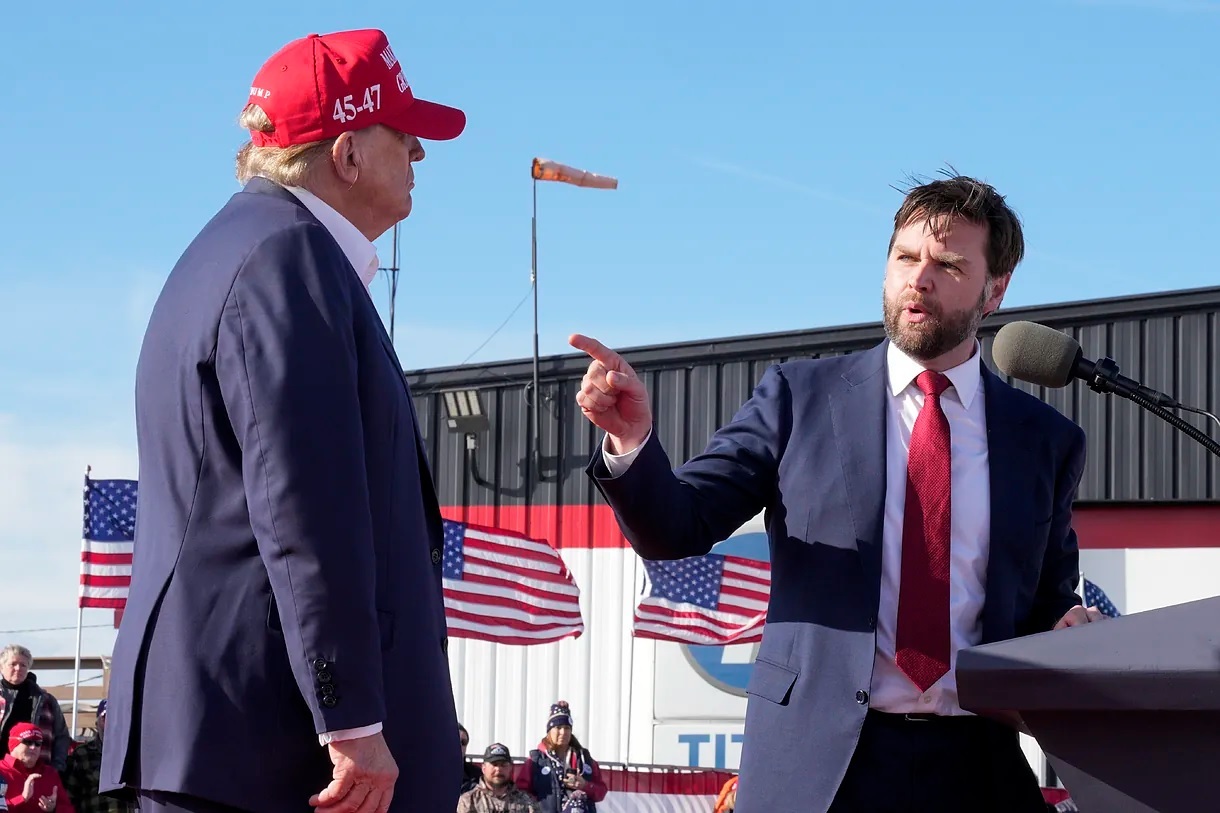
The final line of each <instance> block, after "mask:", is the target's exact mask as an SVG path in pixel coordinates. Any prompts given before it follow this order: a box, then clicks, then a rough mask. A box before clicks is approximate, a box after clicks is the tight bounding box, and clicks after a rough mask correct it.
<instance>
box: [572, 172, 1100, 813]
mask: <svg viewBox="0 0 1220 813" xmlns="http://www.w3.org/2000/svg"><path fill="white" fill-rule="evenodd" d="M1024 250H1025V246H1024V237H1023V235H1022V230H1021V224H1020V221H1019V219H1018V217H1017V215H1016V214H1015V213H1014V212H1013V211H1012V210H1011V209H1010V208H1009V207H1008V205H1007V204H1006V202H1005V200H1004V198H1003V197H1002V196H1001V195H1000V194H999V193H998V192H997V191H996V190H995V189H994V188H992V187H991V186H989V185H987V184H985V183H982V182H980V181H977V180H975V179H973V178H969V177H963V176H958V175H954V176H951V177H947V178H944V179H940V180H936V181H933V182H929V183H926V184H922V185H919V186H916V187H914V188H912V189H910V190H909V191H908V193H907V194H906V196H905V198H904V200H903V202H902V205H901V207H900V208H899V209H898V212H897V214H896V215H895V217H894V225H893V231H892V233H891V236H890V245H889V254H888V258H887V262H886V266H885V282H884V287H883V291H884V294H883V303H884V321H885V330H886V335H887V339H886V340H885V341H884V342H882V343H881V344H879V345H878V346H876V347H874V348H872V349H870V350H866V351H863V352H860V353H855V354H852V355H848V356H841V357H834V358H825V359H816V360H799V361H789V362H786V363H782V364H776V365H773V366H771V367H770V368H768V369H767V371H766V373H765V374H764V375H763V377H762V380H761V381H760V382H759V384H758V386H757V387H756V389H755V391H754V393H753V395H752V397H751V398H750V399H749V400H748V401H747V402H746V403H745V405H744V406H742V407H741V409H740V410H739V411H738V412H737V414H736V416H735V417H734V418H733V420H732V421H731V422H729V423H728V424H727V425H725V426H723V427H722V428H720V429H719V430H718V431H717V432H716V434H715V435H714V436H713V437H712V439H711V441H710V442H709V444H708V446H707V448H706V449H705V450H704V451H703V453H702V454H699V455H697V456H695V457H694V458H693V459H691V460H689V461H687V462H686V463H685V464H683V465H682V466H680V467H678V468H677V469H676V470H674V469H673V468H672V466H671V464H670V461H669V458H668V457H667V455H666V453H665V451H664V449H663V448H662V446H661V443H660V441H659V440H658V438H657V436H656V433H655V432H654V431H653V418H652V411H651V407H650V401H649V397H648V393H647V391H646V390H645V387H644V385H643V383H642V381H641V380H640V379H639V378H638V377H637V376H636V374H635V371H634V370H633V369H632V368H631V365H630V364H629V363H628V362H627V361H626V360H624V359H623V358H622V357H621V356H619V355H618V354H617V353H615V352H614V351H613V350H610V349H608V348H606V347H604V346H603V345H602V344H601V343H600V342H598V341H597V340H595V339H592V338H589V337H586V336H581V335H579V334H578V335H574V336H573V337H572V338H571V340H570V341H571V343H572V345H573V346H574V347H576V348H577V349H579V350H582V351H584V352H586V353H587V354H588V355H589V356H591V359H592V360H591V362H590V364H589V368H588V371H587V372H586V374H585V377H584V380H583V382H582V386H581V389H580V391H579V393H578V394H577V397H576V400H577V403H578V404H579V406H580V407H581V409H582V411H583V413H584V415H585V416H586V418H588V420H589V421H590V422H592V423H593V424H594V425H596V426H597V427H599V428H600V429H601V430H603V432H604V433H605V437H604V440H603V443H602V446H601V448H600V449H599V450H598V451H597V452H596V453H595V454H594V456H593V460H592V461H591V463H590V465H589V468H588V474H589V476H590V477H591V478H592V480H593V482H595V483H596V484H597V487H598V488H599V489H600V490H601V492H602V494H603V495H605V497H606V499H607V500H608V501H609V502H610V504H611V505H612V506H613V507H614V510H615V512H616V515H617V517H618V521H619V525H620V526H621V528H622V530H623V533H624V534H625V535H626V537H627V538H628V540H630V542H631V544H632V547H634V548H635V550H636V551H637V552H638V553H639V554H640V555H641V556H642V557H644V558H645V559H652V560H657V559H681V558H685V557H691V556H701V555H703V554H706V553H707V552H708V551H709V550H711V548H712V547H713V545H715V544H716V543H717V542H719V541H721V540H723V539H726V538H727V537H728V536H729V535H730V534H732V533H733V532H734V531H735V530H736V529H737V528H739V527H740V526H741V525H742V524H743V523H745V522H746V521H747V520H749V519H750V518H751V517H754V516H756V515H757V514H758V513H759V512H760V511H765V512H766V524H767V534H768V537H769V542H770V556H771V574H772V575H771V579H772V582H771V596H770V604H769V607H768V615H767V625H766V629H765V632H764V635H763V640H762V643H761V645H760V648H759V651H758V656H757V659H756V661H755V663H754V666H753V670H752V673H751V677H750V683H749V686H748V689H747V692H748V694H749V701H748V708H747V712H746V726H745V742H744V746H743V750H742V757H741V773H740V785H739V788H738V793H737V807H736V813H764V812H765V811H772V810H800V811H802V812H804V811H808V813H826V811H832V813H857V812H859V813H864V812H865V811H867V812H868V813H891V812H892V813H898V812H899V811H902V812H903V813H906V812H907V811H911V813H914V812H915V811H928V810H939V811H947V812H950V811H961V812H962V813H965V811H973V810H993V811H1030V813H1033V812H1034V811H1041V810H1044V809H1045V808H1044V806H1043V802H1042V796H1041V793H1040V791H1039V788H1038V783H1037V781H1036V778H1035V776H1034V774H1033V772H1032V770H1031V769H1030V766H1029V763H1028V762H1027V760H1026V759H1025V757H1024V755H1023V753H1022V751H1021V748H1020V744H1019V741H1018V737H1017V732H1016V731H1015V730H1013V729H1011V728H1008V727H1007V726H1004V725H1003V724H1001V723H998V722H994V721H992V720H988V719H983V718H980V717H977V716H975V715H972V714H970V713H968V712H966V711H964V710H963V709H962V708H961V707H960V706H959V704H958V699H957V691H956V680H955V673H954V668H953V667H954V662H955V659H956V656H957V653H958V652H959V651H961V650H962V649H965V648H967V647H972V646H975V645H978V644H983V643H990V642H993V641H1001V640H1005V639H1008V638H1013V637H1015V636H1020V635H1028V634H1031V633H1036V632H1043V631H1047V630H1051V629H1053V628H1062V627H1064V626H1072V625H1076V624H1082V623H1089V622H1090V621H1092V620H1095V619H1098V618H1100V617H1101V616H1100V614H1099V613H1097V612H1096V611H1095V610H1094V609H1089V610H1086V609H1085V608H1084V607H1082V606H1081V600H1080V597H1079V596H1078V595H1076V592H1075V591H1076V586H1077V583H1078V580H1079V572H1078V571H1079V568H1078V556H1079V555H1078V550H1077V542H1076V535H1075V532H1074V531H1073V530H1072V500H1073V496H1074V494H1075V492H1076V488H1077V485H1078V483H1079V481H1080V477H1081V473H1082V471H1083V469H1084V461H1085V438H1084V432H1083V431H1081V429H1080V427H1078V426H1077V425H1075V424H1074V423H1072V422H1071V421H1070V420H1068V419H1067V418H1065V417H1064V416H1063V415H1061V414H1060V413H1059V412H1057V411H1055V410H1054V409H1053V408H1051V407H1050V406H1048V405H1047V404H1045V403H1043V402H1042V401H1039V400H1038V399H1036V398H1034V397H1033V396H1031V395H1028V394H1027V393H1024V392H1021V391H1019V390H1017V389H1015V388H1013V387H1011V386H1009V385H1008V384H1006V383H1005V382H1004V381H1002V380H1000V378H998V377H997V376H996V375H995V374H994V373H992V372H991V371H990V370H988V369H987V367H986V366H985V365H984V364H983V362H982V348H981V346H980V344H979V341H978V338H977V335H976V334H977V331H978V327H979V324H980V322H981V321H982V320H983V319H984V318H985V317H987V316H988V315H990V314H992V313H994V312H995V311H996V309H997V308H999V307H1000V303H1001V302H1002V300H1003V298H1004V293H1005V291H1006V290H1007V288H1008V284H1009V281H1010V280H1011V279H1012V274H1013V271H1014V269H1015V268H1016V266H1017V264H1018V263H1019V262H1020V261H1021V259H1022V257H1023V255H1024ZM797 800H799V802H798V801H797Z"/></svg>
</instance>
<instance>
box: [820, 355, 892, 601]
mask: <svg viewBox="0 0 1220 813" xmlns="http://www.w3.org/2000/svg"><path fill="white" fill-rule="evenodd" d="M887 345H888V342H883V343H882V344H880V345H878V346H877V347H875V348H873V349H872V350H868V351H865V352H863V353H860V354H859V360H858V361H857V362H856V363H855V364H854V365H853V366H852V367H851V368H850V369H849V370H848V371H847V372H846V373H844V375H843V379H842V381H841V382H840V384H841V386H840V388H839V389H838V390H837V391H835V392H833V393H832V394H831V396H830V409H831V419H832V420H833V422H834V430H835V441H836V443H837V444H838V447H839V456H840V458H841V461H842V464H843V477H844V481H845V483H846V485H847V498H848V506H849V508H850V509H851V517H852V523H853V524H854V525H855V528H856V545H857V547H858V549H859V551H860V564H861V566H862V568H863V570H864V583H865V584H866V585H867V586H868V588H869V590H870V591H871V596H870V600H871V602H872V603H871V604H870V605H869V606H870V607H871V608H873V611H874V612H875V611H876V608H877V605H878V602H879V600H880V594H881V538H882V528H883V522H884V515H885V481H886V466H885V435H886V415H885V382H886V376H885V349H886V346H887Z"/></svg>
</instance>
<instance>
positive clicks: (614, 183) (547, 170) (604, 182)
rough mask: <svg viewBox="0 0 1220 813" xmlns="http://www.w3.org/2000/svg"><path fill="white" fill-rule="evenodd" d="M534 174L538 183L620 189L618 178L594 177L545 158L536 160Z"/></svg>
mask: <svg viewBox="0 0 1220 813" xmlns="http://www.w3.org/2000/svg"><path fill="white" fill-rule="evenodd" d="M532 174H533V176H534V180H538V181H561V182H563V183H570V184H572V185H573V186H587V187H589V188H591V189H618V178H611V177H608V176H606V175H594V174H593V173H592V172H586V171H585V170H583V169H576V167H570V166H568V165H566V164H560V163H558V162H557V161H548V160H547V159H545V158H535V159H534V166H533V170H532Z"/></svg>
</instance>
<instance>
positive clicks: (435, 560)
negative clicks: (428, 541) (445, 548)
mask: <svg viewBox="0 0 1220 813" xmlns="http://www.w3.org/2000/svg"><path fill="white" fill-rule="evenodd" d="M440 563H441V549H440V548H433V549H432V564H434V565H439V564H440Z"/></svg>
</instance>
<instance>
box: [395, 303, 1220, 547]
mask: <svg viewBox="0 0 1220 813" xmlns="http://www.w3.org/2000/svg"><path fill="white" fill-rule="evenodd" d="M1018 319H1026V320H1032V321H1039V322H1042V323H1044V324H1048V325H1051V326H1053V327H1056V328H1058V329H1060V330H1064V331H1066V332H1068V333H1070V334H1072V335H1073V336H1074V337H1075V338H1076V339H1077V340H1078V341H1079V342H1080V343H1081V345H1082V347H1083V348H1084V351H1085V354H1086V355H1087V356H1089V357H1091V358H1097V357H1099V356H1105V355H1108V356H1110V357H1112V358H1114V359H1116V360H1118V362H1119V364H1120V366H1121V369H1122V372H1123V374H1124V375H1127V376H1129V377H1131V378H1135V379H1138V380H1141V381H1143V382H1144V383H1145V384H1147V385H1149V386H1152V387H1155V388H1157V389H1160V390H1162V391H1165V392H1169V393H1171V394H1175V395H1177V396H1178V397H1179V399H1181V400H1182V401H1184V402H1185V403H1189V404H1191V405H1194V406H1199V407H1201V408H1204V409H1208V410H1209V411H1211V412H1213V413H1214V412H1220V375H1218V374H1217V370H1216V363H1217V359H1220V288H1215V289H1206V290H1202V291H1190V292H1173V293H1169V294H1158V295H1152V296H1147V297H1128V298H1124V299H1121V300H1105V301H1099V302H1088V303H1073V304H1069V305H1060V306H1051V307H1043V308H1025V309H1014V310H1010V311H1006V312H1004V313H1003V315H1002V316H1001V315H997V317H996V318H995V321H994V322H990V323H989V324H988V325H987V326H986V329H985V330H984V331H983V341H984V346H985V357H986V360H987V363H988V364H991V365H992V367H993V369H994V364H993V363H992V361H991V352H990V347H991V337H992V336H994V333H995V331H996V330H998V329H999V327H1000V326H1002V325H1003V324H1005V323H1006V322H1009V321H1014V320H1018ZM882 335H883V334H882V331H881V326H880V325H879V324H870V325H856V326H850V327H845V328H836V329H829V330H810V331H801V332H793V333H786V334H774V335H767V336H745V337H738V338H730V339H722V340H714V341H706V342H690V343H684V344H679V345H664V346H656V347H643V348H634V349H630V350H627V351H624V355H626V356H627V358H628V359H629V360H630V361H631V362H632V364H633V366H635V367H636V369H637V371H639V372H640V373H641V375H643V376H644V377H645V379H646V381H647V384H648V387H649V391H650V393H651V394H652V398H653V403H654V408H655V409H654V411H655V414H656V416H657V432H658V434H659V437H660V439H661V440H662V441H663V442H664V444H665V448H666V449H667V451H668V452H669V453H670V456H671V458H672V459H673V461H674V462H675V464H676V463H678V462H681V461H682V460H685V459H687V458H688V457H690V456H691V455H693V454H695V453H697V452H699V451H700V450H701V449H702V448H703V446H704V444H706V442H707V440H708V438H710V437H711V434H712V433H713V432H714V431H715V429H716V427H718V426H720V425H721V424H723V423H724V422H726V421H727V420H729V419H730V418H731V417H732V415H733V413H734V412H735V411H736V409H737V408H738V407H739V406H740V405H741V403H742V402H743V401H745V399H746V398H747V397H748V396H749V394H750V391H751V389H752V388H753V386H754V384H755V383H756V382H757V381H758V379H759V377H760V376H761V374H762V371H763V370H764V369H765V367H766V365H767V364H769V363H772V362H774V361H779V360H784V359H789V358H816V357H822V356H829V355H841V354H843V353H847V352H854V351H857V350H861V349H864V348H867V347H870V346H872V345H873V344H875V343H876V342H877V341H879V340H880V339H881V337H882ZM585 362H586V359H584V358H583V357H581V356H577V355H568V356H558V357H551V358H547V359H544V360H543V363H542V391H543V405H544V411H543V414H542V420H541V429H542V438H541V441H542V443H541V446H542V454H543V465H542V474H543V478H542V482H541V483H539V484H538V485H537V486H536V487H534V488H529V487H527V485H528V483H527V478H528V477H532V476H533V469H532V467H531V465H530V459H531V454H530V448H531V443H532V438H531V424H530V409H529V397H530V393H529V387H528V382H529V375H530V364H529V362H527V361H512V362H504V363H501V364H493V365H488V366H483V367H465V368H449V369H441V370H427V371H419V372H415V373H409V374H408V376H409V379H410V381H411V385H412V387H413V390H414V392H415V393H416V400H417V403H418V405H419V412H420V417H421V421H423V423H424V426H425V427H426V430H425V432H426V434H427V436H428V437H427V440H428V445H429V448H430V453H431V457H432V461H433V466H434V470H435V473H436V478H437V485H438V490H439V492H440V496H441V501H442V504H444V505H450V506H460V505H467V504H480V505H486V504H494V505H588V504H590V503H591V501H592V500H593V499H594V492H593V489H592V487H591V485H590V484H589V483H588V481H587V478H585V477H584V474H583V468H584V466H585V464H586V462H587V461H588V459H589V455H590V453H591V451H592V448H593V443H594V432H593V430H592V427H591V426H589V424H588V423H587V422H586V421H584V420H583V418H581V416H580V414H579V412H578V411H577V410H576V408H575V405H574V398H575V392H576V387H577V386H578V385H579V380H580V377H581V375H582V374H583V371H584V368H585ZM1014 383H1015V384H1016V385H1017V386H1020V387H1022V388H1023V389H1026V390H1027V391H1030V392H1033V393H1034V394H1035V395H1037V396H1038V397H1041V398H1043V399H1044V400H1046V401H1047V402H1048V403H1050V404H1052V405H1054V406H1055V407H1056V408H1057V409H1059V410H1060V411H1062V412H1063V413H1064V414H1066V415H1068V416H1069V417H1070V418H1072V419H1073V420H1075V421H1076V422H1078V423H1079V424H1080V425H1081V426H1083V427H1084V429H1085V431H1086V433H1087V434H1088V438H1089V460H1088V467H1087V469H1086V472H1085V476H1084V480H1083V482H1082V484H1081V490H1080V494H1079V498H1080V499H1082V500H1115V501H1140V500H1215V499H1218V498H1220V462H1217V461H1216V460H1215V459H1213V458H1212V457H1211V456H1210V455H1208V454H1207V452H1205V451H1204V450H1202V449H1201V448H1199V447H1198V446H1197V445H1196V444H1195V443H1194V441H1192V440H1191V439H1190V438H1188V437H1186V436H1184V435H1182V434H1181V433H1179V432H1177V431H1176V430H1175V429H1173V428H1172V427H1170V426H1168V425H1167V424H1164V423H1163V422H1162V421H1161V420H1160V419H1158V418H1156V417H1155V416H1152V415H1148V414H1145V413H1143V411H1142V410H1140V409H1139V407H1137V406H1135V405H1134V404H1131V403H1129V402H1126V401H1124V400H1122V399H1119V398H1116V397H1113V396H1104V395H1100V394H1097V393H1093V392H1091V391H1089V390H1088V388H1087V387H1086V386H1085V385H1084V384H1083V383H1081V382H1076V383H1074V384H1073V385H1071V386H1070V387H1067V388H1064V389H1061V390H1044V391H1039V389H1038V388H1036V387H1032V386H1029V385H1025V384H1023V383H1020V382H1014ZM460 388H477V389H479V390H480V392H481V393H482V397H483V399H484V406H485V408H486V409H487V410H488V413H489V416H490V418H491V432H490V433H489V435H488V436H487V437H484V438H482V439H481V440H480V446H479V450H478V453H477V455H476V460H477V468H478V471H479V473H480V474H481V475H482V476H484V477H487V478H488V479H491V480H493V481H494V482H495V484H496V488H495V489H485V488H482V487H480V486H478V485H476V484H475V483H474V482H473V480H472V478H471V476H470V472H469V469H468V467H467V466H466V463H465V452H464V449H465V445H464V441H463V439H462V438H461V437H459V436H457V435H455V434H452V433H450V432H448V431H446V429H445V426H444V415H443V414H442V412H443V410H442V407H441V404H440V401H439V393H440V392H442V391H443V390H446V389H460ZM1184 417H1185V418H1186V419H1187V420H1189V421H1190V422H1191V423H1193V424H1194V425H1195V426H1197V427H1199V428H1201V429H1203V431H1206V432H1210V433H1211V434H1212V436H1213V437H1215V436H1217V435H1220V432H1217V430H1216V428H1215V427H1214V425H1212V426H1211V428H1210V429H1209V424H1210V422H1209V421H1207V420H1206V419H1205V418H1202V417H1201V416H1192V415H1184ZM523 530H526V531H528V532H530V533H532V534H535V535H538V536H544V537H547V538H552V539H554V538H557V537H558V534H557V531H558V529H557V528H555V527H550V528H537V529H534V528H526V529H523ZM565 530H566V532H567V533H571V532H574V531H575V530H576V529H573V528H568V529H565ZM565 535H566V534H565Z"/></svg>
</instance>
